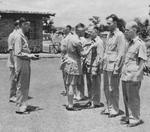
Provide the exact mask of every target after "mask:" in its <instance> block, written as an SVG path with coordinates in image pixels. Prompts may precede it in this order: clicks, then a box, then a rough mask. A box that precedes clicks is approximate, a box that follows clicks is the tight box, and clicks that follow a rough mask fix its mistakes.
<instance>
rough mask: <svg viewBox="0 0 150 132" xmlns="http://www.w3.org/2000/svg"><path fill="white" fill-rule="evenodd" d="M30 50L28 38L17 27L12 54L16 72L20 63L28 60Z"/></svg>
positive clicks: (19, 67)
mask: <svg viewBox="0 0 150 132" xmlns="http://www.w3.org/2000/svg"><path fill="white" fill-rule="evenodd" d="M29 54H30V50H29V47H28V39H27V37H26V36H25V35H24V34H23V32H22V30H21V29H19V30H18V32H17V34H16V37H15V45H14V55H15V70H16V74H19V72H20V71H21V68H22V65H24V63H25V62H27V63H29V62H30V57H29Z"/></svg>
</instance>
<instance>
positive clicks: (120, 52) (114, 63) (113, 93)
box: [103, 28, 126, 115]
mask: <svg viewBox="0 0 150 132" xmlns="http://www.w3.org/2000/svg"><path fill="white" fill-rule="evenodd" d="M125 45H126V44H125V37H124V35H123V33H122V32H121V31H119V29H118V28H117V29H116V30H115V31H114V32H113V33H110V34H109V35H108V38H107V40H106V46H105V53H104V58H103V70H104V93H105V97H106V101H107V107H106V109H105V112H106V113H109V114H110V115H117V114H119V81H120V76H119V74H120V70H121V67H122V61H123V57H124V53H125ZM114 72H116V73H115V74H114ZM109 78H110V82H109ZM110 88H111V90H110Z"/></svg>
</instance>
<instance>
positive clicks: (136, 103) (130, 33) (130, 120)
mask: <svg viewBox="0 0 150 132" xmlns="http://www.w3.org/2000/svg"><path fill="white" fill-rule="evenodd" d="M137 31H138V26H137V23H136V22H134V21H132V22H129V23H128V24H127V25H126V31H125V36H126V38H127V40H128V41H129V44H128V49H127V53H126V56H125V62H124V66H123V68H122V76H121V80H122V89H123V98H124V103H125V106H126V109H125V114H126V116H125V118H122V119H121V123H123V124H128V125H127V126H129V127H134V126H136V125H138V124H140V123H142V121H141V119H140V95H139V90H140V87H141V81H142V79H143V68H144V63H145V61H146V60H147V55H146V46H145V43H144V42H143V41H142V40H141V39H140V38H139V37H138V35H137Z"/></svg>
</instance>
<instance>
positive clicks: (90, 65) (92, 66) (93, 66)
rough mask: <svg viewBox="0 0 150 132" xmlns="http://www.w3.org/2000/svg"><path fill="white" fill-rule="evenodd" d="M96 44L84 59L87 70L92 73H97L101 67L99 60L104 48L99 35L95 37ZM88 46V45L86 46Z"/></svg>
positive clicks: (100, 60)
mask: <svg viewBox="0 0 150 132" xmlns="http://www.w3.org/2000/svg"><path fill="white" fill-rule="evenodd" d="M94 43H95V44H96V45H97V46H96V47H95V48H93V49H92V50H91V51H90V53H89V54H88V55H87V57H86V59H85V64H86V67H87V72H88V73H92V74H98V73H99V72H100V68H101V62H102V58H103V53H104V48H103V41H102V40H101V39H100V37H98V36H97V37H96V38H95V42H94ZM87 48H88V47H87Z"/></svg>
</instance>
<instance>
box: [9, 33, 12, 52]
mask: <svg viewBox="0 0 150 132" xmlns="http://www.w3.org/2000/svg"><path fill="white" fill-rule="evenodd" d="M8 50H13V35H12V34H10V36H9V37H8Z"/></svg>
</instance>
